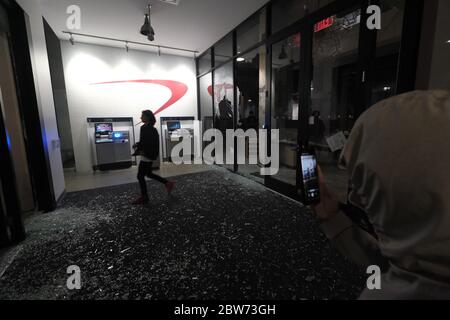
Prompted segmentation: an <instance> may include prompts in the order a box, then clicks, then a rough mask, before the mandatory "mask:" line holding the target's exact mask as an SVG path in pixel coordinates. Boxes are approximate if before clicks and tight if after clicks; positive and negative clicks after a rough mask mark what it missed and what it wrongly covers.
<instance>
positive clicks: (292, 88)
mask: <svg viewBox="0 0 450 320" xmlns="http://www.w3.org/2000/svg"><path fill="white" fill-rule="evenodd" d="M300 42H301V36H300V34H295V35H293V36H291V37H289V38H287V39H285V40H283V41H281V42H279V43H277V44H275V45H273V47H272V103H271V105H272V129H278V130H279V134H280V171H279V173H278V175H276V176H273V178H274V179H276V180H280V181H282V182H283V183H285V184H289V185H292V186H295V185H296V173H297V171H296V170H297V156H298V151H297V149H298V128H299V101H300V95H299V85H300V83H299V81H300Z"/></svg>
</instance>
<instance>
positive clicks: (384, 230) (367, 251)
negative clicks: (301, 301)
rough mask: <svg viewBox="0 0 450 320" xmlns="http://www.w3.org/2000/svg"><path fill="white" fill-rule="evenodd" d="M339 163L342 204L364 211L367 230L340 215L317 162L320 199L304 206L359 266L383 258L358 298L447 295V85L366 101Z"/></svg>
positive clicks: (449, 206)
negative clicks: (346, 182)
mask: <svg viewBox="0 0 450 320" xmlns="http://www.w3.org/2000/svg"><path fill="white" fill-rule="evenodd" d="M340 164H341V165H342V166H344V167H346V168H347V170H348V173H349V177H350V185H351V192H350V193H349V197H348V200H349V205H350V206H352V207H355V208H358V209H359V210H361V211H363V212H364V213H365V215H366V217H367V219H368V220H369V221H370V222H371V224H372V226H373V230H374V234H371V233H369V232H367V231H365V230H364V229H363V228H360V227H359V226H358V225H357V224H355V223H354V222H353V221H352V220H351V219H349V218H348V216H347V215H346V214H345V212H344V211H345V207H343V206H342V205H340V204H339V202H338V201H337V200H336V197H335V196H334V194H333V192H332V190H330V189H329V188H328V186H327V185H326V183H325V177H324V175H323V173H322V171H321V170H320V168H319V169H318V172H319V187H320V201H319V202H318V203H315V204H313V206H312V207H313V210H314V212H315V214H316V216H317V218H318V219H319V220H320V221H321V223H322V229H323V231H324V233H325V234H326V235H327V236H328V238H329V239H330V240H331V241H332V242H333V243H334V244H335V246H336V247H337V249H338V250H339V251H341V253H343V254H344V255H346V256H348V257H349V258H351V259H352V260H353V261H354V262H356V263H358V264H360V265H362V266H366V267H368V266H373V265H375V266H380V267H382V266H384V265H386V263H385V262H386V261H387V262H388V263H387V268H386V269H384V270H383V272H384V273H383V275H382V277H381V289H376V290H370V289H369V288H368V289H366V290H364V292H363V293H362V294H361V297H360V299H399V300H410V299H411V300H414V299H450V91H446V90H443V91H417V92H412V93H407V94H403V95H400V96H397V97H393V98H390V99H388V100H385V101H382V102H380V103H378V104H376V105H375V106H373V107H371V108H370V109H369V110H368V111H367V112H366V113H364V114H363V115H362V116H361V117H360V119H359V120H358V121H357V123H356V124H355V127H354V129H353V131H352V133H351V135H350V137H349V140H348V142H347V145H346V146H345V148H344V150H343V152H342V155H341V158H340ZM381 269H383V268H381Z"/></svg>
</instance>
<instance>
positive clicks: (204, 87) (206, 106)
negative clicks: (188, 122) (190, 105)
mask: <svg viewBox="0 0 450 320" xmlns="http://www.w3.org/2000/svg"><path fill="white" fill-rule="evenodd" d="M211 84H212V78H211V73H208V74H207V75H205V76H203V77H201V78H200V108H201V116H200V120H201V121H202V126H203V133H204V132H205V131H207V130H209V129H212V128H213V127H214V118H213V97H212V85H211ZM202 135H203V134H202ZM205 147H206V143H204V144H203V149H204V148H205Z"/></svg>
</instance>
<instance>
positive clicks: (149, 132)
mask: <svg viewBox="0 0 450 320" xmlns="http://www.w3.org/2000/svg"><path fill="white" fill-rule="evenodd" d="M141 121H142V123H144V125H143V126H142V127H141V135H140V142H138V143H137V144H136V145H135V146H134V148H135V153H134V155H133V156H141V161H140V163H139V169H138V176H137V178H138V181H139V186H140V188H141V197H140V198H138V199H136V200H135V201H134V202H133V203H132V204H133V205H144V204H148V203H149V197H148V192H147V183H146V181H145V178H146V177H148V178H150V179H153V180H156V181H158V182H160V183H162V184H164V185H165V187H166V191H167V193H168V194H170V193H171V192H172V190H173V188H174V187H175V183H174V182H171V181H168V180H166V179H164V178H162V177H160V176H158V175H156V174H154V173H153V172H152V168H153V161H155V160H156V159H158V156H159V134H158V130H156V128H155V124H156V118H155V115H154V114H153V112H152V111H150V110H146V111H143V112H142V116H141Z"/></svg>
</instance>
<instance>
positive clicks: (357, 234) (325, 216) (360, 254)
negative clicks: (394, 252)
mask: <svg viewBox="0 0 450 320" xmlns="http://www.w3.org/2000/svg"><path fill="white" fill-rule="evenodd" d="M319 181H320V182H319V183H320V196H321V202H320V203H319V204H317V205H315V206H313V210H314V212H315V213H316V216H317V217H318V218H319V220H320V221H321V228H322V231H323V232H324V233H325V235H326V236H327V238H328V239H330V240H331V242H332V243H333V245H334V246H335V247H336V249H337V250H338V251H339V252H340V253H341V254H343V255H344V256H346V257H347V258H349V259H350V260H352V261H353V262H355V263H356V264H358V265H360V266H364V267H367V266H369V265H379V266H380V267H381V266H383V265H384V264H385V259H384V258H383V257H382V255H381V253H380V249H379V247H378V242H377V240H376V239H375V238H374V237H373V236H372V235H371V234H369V233H368V232H366V231H364V230H363V229H361V228H360V227H358V226H357V225H355V224H354V223H353V221H352V220H350V219H349V218H348V217H347V216H346V215H345V214H344V212H342V210H341V207H340V205H339V202H338V201H337V200H335V197H334V195H333V194H332V193H331V192H330V190H329V189H328V187H327V185H326V183H325V179H324V176H323V174H322V171H321V170H320V168H319Z"/></svg>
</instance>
